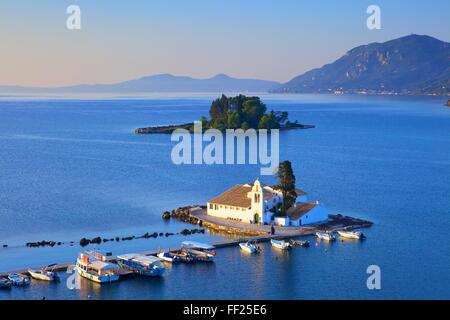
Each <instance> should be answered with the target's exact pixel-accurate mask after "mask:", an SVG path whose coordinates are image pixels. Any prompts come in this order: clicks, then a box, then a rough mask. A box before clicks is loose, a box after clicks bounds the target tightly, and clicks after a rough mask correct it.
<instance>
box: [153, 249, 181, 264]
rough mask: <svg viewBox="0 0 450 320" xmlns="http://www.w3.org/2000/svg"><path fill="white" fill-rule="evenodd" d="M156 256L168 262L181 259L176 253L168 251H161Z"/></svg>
mask: <svg viewBox="0 0 450 320" xmlns="http://www.w3.org/2000/svg"><path fill="white" fill-rule="evenodd" d="M156 256H157V257H158V258H160V259H161V260H162V261H164V262H170V263H175V262H179V261H180V260H181V258H180V257H179V256H178V255H176V254H174V253H172V252H170V251H161V252H159V253H158V254H157V255H156Z"/></svg>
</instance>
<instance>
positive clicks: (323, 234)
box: [316, 232, 336, 241]
mask: <svg viewBox="0 0 450 320" xmlns="http://www.w3.org/2000/svg"><path fill="white" fill-rule="evenodd" d="M316 237H317V238H319V239H321V240H327V241H334V240H336V237H335V236H334V235H333V234H331V233H326V232H316Z"/></svg>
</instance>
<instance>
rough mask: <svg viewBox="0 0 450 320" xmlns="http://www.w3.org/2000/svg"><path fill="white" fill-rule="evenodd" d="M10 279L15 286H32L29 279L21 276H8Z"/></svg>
mask: <svg viewBox="0 0 450 320" xmlns="http://www.w3.org/2000/svg"><path fill="white" fill-rule="evenodd" d="M8 279H9V280H10V281H11V283H12V285H14V286H26V285H28V284H30V280H29V278H28V277H25V276H23V277H21V276H8Z"/></svg>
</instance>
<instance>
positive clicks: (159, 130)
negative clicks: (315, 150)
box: [134, 122, 316, 134]
mask: <svg viewBox="0 0 450 320" xmlns="http://www.w3.org/2000/svg"><path fill="white" fill-rule="evenodd" d="M315 127H316V126H314V125H312V124H300V123H290V124H289V125H285V126H282V127H281V128H280V130H281V131H286V130H292V129H312V128H315ZM176 129H186V130H188V131H190V132H193V130H194V123H192V122H191V123H184V124H174V125H168V126H156V127H145V128H137V129H136V130H134V133H135V134H171V133H172V132H174V131H175V130H176Z"/></svg>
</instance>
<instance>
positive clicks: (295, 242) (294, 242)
mask: <svg viewBox="0 0 450 320" xmlns="http://www.w3.org/2000/svg"><path fill="white" fill-rule="evenodd" d="M289 243H290V244H291V245H293V246H297V247H303V248H308V247H309V241H308V240H303V241H301V240H291V241H289Z"/></svg>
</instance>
